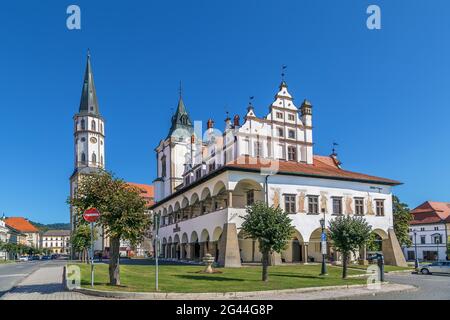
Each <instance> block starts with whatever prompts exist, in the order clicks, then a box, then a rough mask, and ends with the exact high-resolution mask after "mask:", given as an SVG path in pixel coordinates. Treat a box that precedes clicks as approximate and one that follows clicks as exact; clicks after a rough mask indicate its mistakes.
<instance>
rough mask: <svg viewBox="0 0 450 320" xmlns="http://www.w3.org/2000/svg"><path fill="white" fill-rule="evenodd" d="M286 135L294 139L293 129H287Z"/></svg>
mask: <svg viewBox="0 0 450 320" xmlns="http://www.w3.org/2000/svg"><path fill="white" fill-rule="evenodd" d="M288 137H289V139H295V131H294V130H289V131H288Z"/></svg>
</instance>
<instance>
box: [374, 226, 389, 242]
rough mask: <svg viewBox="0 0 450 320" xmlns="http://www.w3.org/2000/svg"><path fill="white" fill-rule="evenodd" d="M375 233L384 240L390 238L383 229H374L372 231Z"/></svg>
mask: <svg viewBox="0 0 450 320" xmlns="http://www.w3.org/2000/svg"><path fill="white" fill-rule="evenodd" d="M372 232H373V233H375V234H377V235H378V236H379V237H380V238H381V239H382V240H386V239H388V238H389V236H388V234H387V232H386V231H384V230H383V229H378V228H377V229H374V230H372Z"/></svg>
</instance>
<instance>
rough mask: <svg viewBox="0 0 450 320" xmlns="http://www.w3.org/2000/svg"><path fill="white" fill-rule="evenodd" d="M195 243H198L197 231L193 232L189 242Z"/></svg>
mask: <svg viewBox="0 0 450 320" xmlns="http://www.w3.org/2000/svg"><path fill="white" fill-rule="evenodd" d="M195 241H198V235H197V232H196V231H192V233H191V238H190V241H189V242H191V243H192V242H195Z"/></svg>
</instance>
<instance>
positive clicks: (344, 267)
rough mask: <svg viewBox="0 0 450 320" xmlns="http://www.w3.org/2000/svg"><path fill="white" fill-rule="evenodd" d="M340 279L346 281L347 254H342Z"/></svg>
mask: <svg viewBox="0 0 450 320" xmlns="http://www.w3.org/2000/svg"><path fill="white" fill-rule="evenodd" d="M342 259H343V261H342V263H343V265H342V279H346V278H347V261H348V253H347V252H344V253H342Z"/></svg>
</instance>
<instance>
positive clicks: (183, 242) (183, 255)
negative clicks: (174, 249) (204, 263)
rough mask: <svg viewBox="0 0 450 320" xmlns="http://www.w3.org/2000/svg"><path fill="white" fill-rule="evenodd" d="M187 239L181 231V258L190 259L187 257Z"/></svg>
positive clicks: (185, 234)
mask: <svg viewBox="0 0 450 320" xmlns="http://www.w3.org/2000/svg"><path fill="white" fill-rule="evenodd" d="M188 246H189V239H188V235H187V233H186V232H185V233H183V235H182V236H181V259H183V260H186V259H190V257H189V251H188V250H189V247H188Z"/></svg>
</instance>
